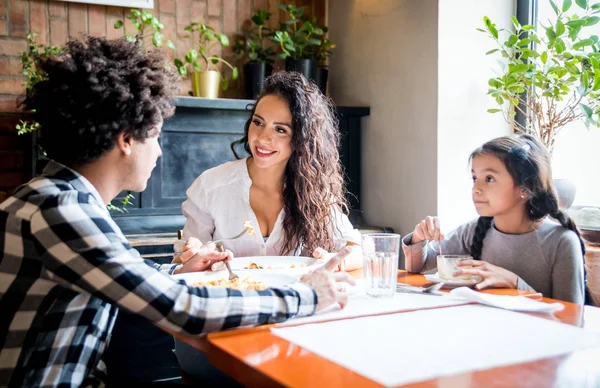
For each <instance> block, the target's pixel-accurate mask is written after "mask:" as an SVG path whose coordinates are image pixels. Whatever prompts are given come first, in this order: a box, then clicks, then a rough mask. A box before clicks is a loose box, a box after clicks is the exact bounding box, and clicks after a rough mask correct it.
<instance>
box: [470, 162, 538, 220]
mask: <svg viewBox="0 0 600 388" xmlns="http://www.w3.org/2000/svg"><path fill="white" fill-rule="evenodd" d="M471 174H472V176H473V190H472V195H473V203H474V204H475V209H477V213H478V214H479V215H480V216H483V217H497V216H502V215H506V214H510V213H514V212H525V211H526V210H525V202H526V200H527V196H526V194H525V192H524V191H523V189H522V188H520V187H517V186H515V182H514V180H513V178H512V176H511V175H510V173H509V172H508V170H507V169H506V166H505V165H504V163H503V162H502V161H501V160H500V159H499V158H498V157H497V156H495V155H477V156H475V157H474V158H473V160H472V166H471Z"/></svg>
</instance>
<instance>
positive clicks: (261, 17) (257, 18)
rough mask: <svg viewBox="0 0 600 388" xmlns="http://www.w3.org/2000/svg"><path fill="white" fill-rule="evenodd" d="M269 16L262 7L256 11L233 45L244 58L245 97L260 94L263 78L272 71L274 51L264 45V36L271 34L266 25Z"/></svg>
mask: <svg viewBox="0 0 600 388" xmlns="http://www.w3.org/2000/svg"><path fill="white" fill-rule="evenodd" d="M270 17H271V13H270V12H267V11H265V10H262V9H260V10H258V11H256V13H255V14H254V15H253V16H252V18H251V21H250V23H251V25H250V26H249V27H247V28H246V27H245V26H244V28H243V29H244V31H243V32H244V34H243V36H242V37H241V38H239V39H237V40H236V43H235V45H234V52H235V53H236V54H237V55H238V56H239V57H240V58H241V59H242V60H246V63H245V64H244V81H245V86H246V98H247V99H254V98H256V96H257V95H259V94H260V92H261V91H262V88H263V85H264V82H265V78H267V77H268V76H269V75H271V73H272V72H273V62H274V60H273V57H274V56H275V51H274V50H273V48H272V47H270V46H269V47H266V48H265V47H264V40H265V38H268V37H270V36H271V34H270V32H269V28H268V27H267V26H266V23H267V21H268V20H269V18H270ZM245 24H246V25H247V24H248V23H245ZM252 24H253V25H252Z"/></svg>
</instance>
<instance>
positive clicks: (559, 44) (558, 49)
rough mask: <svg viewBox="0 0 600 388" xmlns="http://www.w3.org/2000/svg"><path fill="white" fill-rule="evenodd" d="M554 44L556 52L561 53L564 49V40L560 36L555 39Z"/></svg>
mask: <svg viewBox="0 0 600 388" xmlns="http://www.w3.org/2000/svg"><path fill="white" fill-rule="evenodd" d="M554 46H555V47H556V52H557V53H558V54H562V53H563V52H564V51H565V49H566V46H565V42H564V41H563V40H562V39H560V38H558V39H556V41H555V42H554Z"/></svg>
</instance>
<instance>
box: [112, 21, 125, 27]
mask: <svg viewBox="0 0 600 388" xmlns="http://www.w3.org/2000/svg"><path fill="white" fill-rule="evenodd" d="M114 27H115V28H121V27H123V20H117V21H116V22H115V24H114Z"/></svg>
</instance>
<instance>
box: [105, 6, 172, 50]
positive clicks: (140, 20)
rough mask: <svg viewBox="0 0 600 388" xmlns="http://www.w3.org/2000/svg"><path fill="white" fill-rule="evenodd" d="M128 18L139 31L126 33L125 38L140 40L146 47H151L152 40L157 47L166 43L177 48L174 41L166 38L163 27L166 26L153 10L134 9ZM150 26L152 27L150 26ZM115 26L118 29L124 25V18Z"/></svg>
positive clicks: (131, 40) (169, 46)
mask: <svg viewBox="0 0 600 388" xmlns="http://www.w3.org/2000/svg"><path fill="white" fill-rule="evenodd" d="M127 19H129V20H130V21H131V23H132V24H133V26H134V27H135V29H136V30H137V31H138V32H137V33H136V34H135V35H132V34H125V39H127V40H128V41H129V42H139V43H140V44H142V45H143V46H144V47H146V48H150V43H149V42H152V45H154V47H157V48H158V47H162V45H163V43H164V44H165V45H166V46H167V47H168V48H170V49H172V50H174V49H175V45H174V44H173V42H171V41H170V40H166V41H165V39H164V35H163V33H162V29H163V28H165V26H164V25H163V24H162V23H161V22H160V21H159V20H158V19H157V18H156V17H154V15H152V13H151V12H149V11H140V10H139V9H132V10H130V14H129V16H127ZM149 26H150V27H152V28H151V29H150V28H148V27H149ZM113 27H114V28H117V29H118V28H121V27H123V20H117V21H116V22H115V24H114V26H113ZM150 38H151V39H150Z"/></svg>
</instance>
